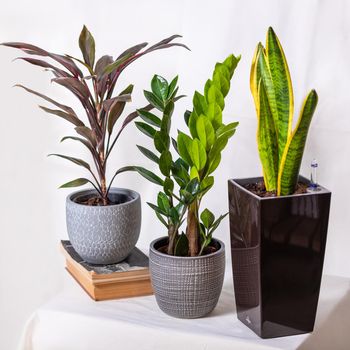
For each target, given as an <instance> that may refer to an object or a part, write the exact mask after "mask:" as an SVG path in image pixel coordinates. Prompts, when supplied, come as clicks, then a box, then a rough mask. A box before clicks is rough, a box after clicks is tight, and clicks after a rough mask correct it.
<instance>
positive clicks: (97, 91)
mask: <svg viewBox="0 0 350 350" xmlns="http://www.w3.org/2000/svg"><path fill="white" fill-rule="evenodd" d="M179 37H181V36H180V35H173V36H171V37H169V38H166V39H164V40H162V41H160V42H158V43H156V44H154V45H152V46H150V47H148V48H146V46H147V45H148V43H141V44H138V45H135V46H133V47H130V48H129V49H127V50H126V51H124V52H123V53H121V54H120V55H119V56H118V57H117V58H116V59H113V57H112V56H108V55H104V56H102V57H101V58H99V59H98V60H95V40H94V38H93V36H92V35H91V33H90V32H89V31H88V29H87V28H86V27H85V26H84V27H83V30H82V31H81V33H80V37H79V47H80V50H81V52H82V55H83V60H80V59H78V58H75V57H72V56H69V55H60V54H55V53H51V52H48V51H45V50H43V49H41V48H39V47H37V46H34V45H31V44H26V43H21V42H7V43H3V44H2V45H5V46H9V47H13V48H16V49H20V50H22V51H24V52H25V53H26V54H29V55H34V56H39V57H44V58H45V59H46V60H42V59H38V58H30V57H18V58H17V59H20V60H24V61H26V62H28V63H31V64H33V65H36V66H39V67H43V68H45V69H46V70H48V71H50V72H51V73H52V74H53V75H54V78H53V79H52V82H54V83H56V84H59V85H62V86H63V87H65V88H67V89H68V90H69V91H71V92H72V93H73V94H74V95H75V96H76V97H77V98H78V99H79V101H80V103H81V104H82V106H83V108H84V110H85V112H86V116H87V121H88V124H85V123H84V122H83V120H82V119H81V118H80V117H79V116H78V115H77V114H76V113H75V112H74V110H73V109H72V108H71V107H68V106H66V105H63V104H61V103H59V102H56V101H54V100H53V99H51V98H49V97H47V96H45V95H43V94H41V93H39V92H36V91H33V90H31V89H29V88H27V87H24V86H22V85H16V86H19V87H22V88H23V89H25V90H26V91H28V92H30V93H32V94H34V95H37V96H39V97H41V98H43V99H44V100H46V101H47V102H49V103H51V104H53V105H55V106H56V107H58V109H50V108H47V107H43V106H39V107H40V108H41V109H43V110H44V111H45V112H47V113H50V114H54V115H56V116H58V117H61V118H63V119H65V120H67V121H68V122H70V123H72V124H73V125H74V126H75V131H76V132H77V134H78V135H79V136H81V137H78V136H66V137H64V138H63V139H62V141H64V140H68V139H70V140H74V141H78V142H81V143H82V144H83V145H84V146H86V147H87V148H88V150H89V151H90V153H91V155H92V158H93V161H94V163H95V167H96V171H97V174H95V172H94V171H93V169H92V167H91V166H90V165H89V164H88V163H87V162H85V161H84V160H82V159H78V158H74V157H69V156H65V155H61V154H52V155H54V156H58V157H61V158H64V159H67V160H69V161H71V162H73V163H75V164H77V165H79V166H82V167H84V168H85V169H87V171H88V172H89V173H90V174H91V176H92V179H91V180H89V179H87V178H78V179H75V180H73V181H70V182H67V183H65V184H64V185H62V186H61V188H62V187H77V186H82V185H85V184H87V183H91V184H92V185H93V186H94V187H95V189H96V191H97V192H98V197H97V198H95V202H94V204H102V205H108V204H109V199H108V192H109V190H110V187H111V185H112V181H113V180H114V177H115V176H113V178H112V180H111V181H110V183H109V184H107V180H106V168H107V160H108V158H109V156H110V154H111V151H112V150H113V147H114V146H115V143H116V141H117V140H118V138H119V136H120V134H121V132H122V131H123V129H124V128H125V127H126V126H127V125H128V124H129V123H130V122H131V121H132V120H134V119H135V118H136V117H137V115H138V114H137V112H133V113H131V114H129V115H128V116H126V118H125V119H124V121H123V123H122V124H121V126H120V127H119V130H118V131H117V132H115V133H114V126H115V123H116V122H117V120H118V119H119V118H120V117H121V115H122V113H123V110H124V107H125V104H126V102H129V101H131V93H132V91H133V87H134V86H133V85H129V86H128V87H126V88H125V89H124V90H123V91H121V92H120V93H119V94H118V95H117V96H113V93H114V90H115V87H116V83H117V82H118V79H119V77H120V74H121V73H122V72H123V71H124V69H125V68H126V67H127V66H128V65H129V64H131V63H132V62H134V61H135V60H137V59H138V58H140V57H142V56H144V55H146V54H148V53H150V52H152V51H155V50H160V49H166V48H169V47H172V46H182V47H185V48H187V47H186V46H185V45H183V44H181V43H174V42H172V41H173V40H174V39H176V38H179ZM47 59H49V60H47ZM50 59H51V60H52V61H54V62H56V63H59V65H60V66H56V65H53V64H51V63H50ZM75 62H77V63H78V64H80V65H81V66H82V67H83V68H84V69H86V70H87V71H88V74H87V75H84V74H83V72H82V71H81V70H80V68H79V67H78V65H77V64H76V63H75ZM152 108H153V105H152V104H148V105H147V106H145V107H144V110H150V109H152ZM117 173H119V172H118V171H117V172H116V174H117Z"/></svg>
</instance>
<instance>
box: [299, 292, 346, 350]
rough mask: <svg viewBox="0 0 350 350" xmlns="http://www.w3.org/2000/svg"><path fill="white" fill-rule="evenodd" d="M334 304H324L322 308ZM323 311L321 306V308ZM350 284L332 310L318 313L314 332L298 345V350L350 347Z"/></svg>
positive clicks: (343, 348)
mask: <svg viewBox="0 0 350 350" xmlns="http://www.w3.org/2000/svg"><path fill="white" fill-rule="evenodd" d="M328 307H330V308H331V307H332V305H327V306H326V305H324V307H322V310H325V309H328ZM319 311H321V308H319ZM349 312H350V286H349V290H348V292H347V293H346V295H345V296H344V297H343V298H342V299H340V301H339V303H338V305H336V306H335V307H334V309H333V310H332V312H331V313H330V314H328V313H327V312H325V313H322V314H321V315H318V316H319V317H318V320H317V323H318V325H317V324H316V326H315V330H314V332H313V333H312V334H311V335H310V336H309V337H308V338H307V339H306V340H305V341H304V342H303V343H302V344H301V345H300V346H299V347H298V350H313V349H315V350H316V349H317V350H329V349H337V350H348V349H349V347H350V332H349V330H350V317H349Z"/></svg>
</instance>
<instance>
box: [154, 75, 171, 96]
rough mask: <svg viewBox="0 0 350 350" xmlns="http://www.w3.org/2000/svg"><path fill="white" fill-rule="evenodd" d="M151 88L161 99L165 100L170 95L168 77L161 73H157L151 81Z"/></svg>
mask: <svg viewBox="0 0 350 350" xmlns="http://www.w3.org/2000/svg"><path fill="white" fill-rule="evenodd" d="M151 88H152V92H153V94H154V95H156V96H157V97H158V98H159V99H160V100H161V101H165V100H166V99H167V97H168V89H169V85H168V82H167V81H166V79H164V78H163V77H161V76H160V75H155V76H154V77H153V79H152V81H151Z"/></svg>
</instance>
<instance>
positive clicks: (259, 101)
mask: <svg viewBox="0 0 350 350" xmlns="http://www.w3.org/2000/svg"><path fill="white" fill-rule="evenodd" d="M250 89H251V92H252V95H253V99H254V103H255V107H256V113H257V116H258V131H257V141H258V150H259V155H260V160H261V163H262V166H263V175H264V182H265V187H266V190H267V191H271V192H275V193H276V194H277V195H278V196H284V195H290V194H293V193H294V191H295V188H296V185H297V182H298V177H299V170H300V165H301V160H302V157H303V152H304V147H305V143H306V138H307V133H308V130H309V126H310V123H311V119H312V116H313V114H314V111H315V109H316V105H317V100H318V96H317V93H316V91H315V90H311V91H310V92H309V94H308V95H307V96H306V98H305V100H304V103H303V105H302V108H301V111H300V115H299V119H298V121H297V124H296V126H295V128H294V130H293V112H294V99H293V88H292V81H291V77H290V73H289V68H288V64H287V60H286V57H285V55H284V52H283V49H282V46H281V43H280V42H279V40H278V38H277V35H276V34H275V32H274V31H273V29H272V28H271V27H270V28H269V29H268V32H267V37H266V47H264V46H263V45H262V44H261V43H259V44H258V45H257V48H256V51H255V54H254V58H253V62H252V66H251V74H250Z"/></svg>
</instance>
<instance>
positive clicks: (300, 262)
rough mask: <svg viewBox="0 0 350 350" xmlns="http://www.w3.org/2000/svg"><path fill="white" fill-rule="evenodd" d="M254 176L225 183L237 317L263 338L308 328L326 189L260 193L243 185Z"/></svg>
mask: <svg viewBox="0 0 350 350" xmlns="http://www.w3.org/2000/svg"><path fill="white" fill-rule="evenodd" d="M258 180H261V178H248V179H239V180H229V182H228V188H229V210H230V232H231V254H232V270H233V281H234V289H235V298H236V307H237V314H238V319H239V320H240V321H241V322H243V323H244V324H245V325H246V326H248V327H249V328H251V329H252V330H253V331H254V332H255V333H256V334H258V335H259V336H260V337H262V338H274V337H281V336H287V335H294V334H301V333H309V332H312V331H313V328H314V323H315V316H316V310H317V303H318V296H319V291H320V284H321V277H322V268H323V260H324V253H325V248H326V238H327V227H328V217H329V208H330V199H331V193H330V192H329V191H328V190H327V189H325V188H323V187H320V190H319V191H315V192H311V193H305V194H300V195H292V196H283V197H269V198H261V197H258V196H256V195H255V194H253V193H251V192H250V191H248V190H246V189H245V188H244V187H243V185H245V184H248V183H253V182H256V181H258ZM301 180H302V181H304V182H306V183H308V180H306V179H305V178H301Z"/></svg>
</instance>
